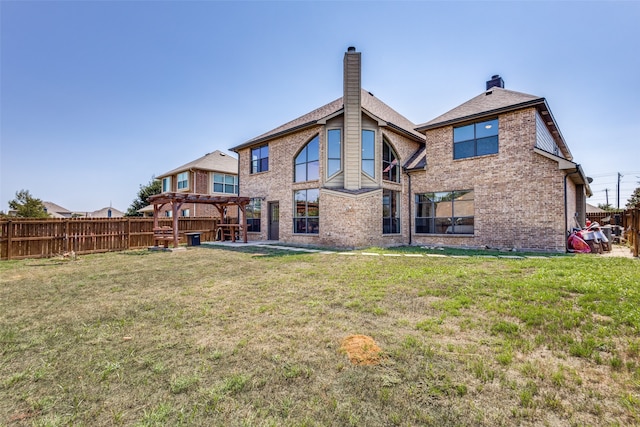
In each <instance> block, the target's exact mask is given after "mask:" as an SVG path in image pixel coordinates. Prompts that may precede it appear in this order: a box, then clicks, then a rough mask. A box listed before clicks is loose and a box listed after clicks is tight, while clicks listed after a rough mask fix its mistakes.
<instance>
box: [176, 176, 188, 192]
mask: <svg viewBox="0 0 640 427" xmlns="http://www.w3.org/2000/svg"><path fill="white" fill-rule="evenodd" d="M187 188H189V172H182V173H179V174H178V190H184V189H187Z"/></svg>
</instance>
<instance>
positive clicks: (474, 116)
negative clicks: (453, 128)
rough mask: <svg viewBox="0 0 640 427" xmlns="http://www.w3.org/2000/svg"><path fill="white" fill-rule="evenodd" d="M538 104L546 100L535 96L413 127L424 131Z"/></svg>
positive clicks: (544, 102)
mask: <svg viewBox="0 0 640 427" xmlns="http://www.w3.org/2000/svg"><path fill="white" fill-rule="evenodd" d="M540 104H544V105H546V101H545V99H544V98H537V99H533V100H531V101H526V102H521V103H519V104H513V105H508V106H506V107H501V108H494V109H493V110H487V111H481V112H479V113H475V114H470V115H468V116H462V117H457V118H455V119H450V120H445V121H442V122H437V123H431V124H424V125H420V126H418V127H416V128H415V130H416V131H417V132H421V133H422V132H425V131H428V130H431V129H437V128H441V127H444V126H450V125H453V124H456V123H463V122H468V121H472V120H477V119H480V118H483V117H489V116H494V115H496V114H502V113H507V112H510V111H516V110H521V109H523V108H528V107H535V106H537V105H540Z"/></svg>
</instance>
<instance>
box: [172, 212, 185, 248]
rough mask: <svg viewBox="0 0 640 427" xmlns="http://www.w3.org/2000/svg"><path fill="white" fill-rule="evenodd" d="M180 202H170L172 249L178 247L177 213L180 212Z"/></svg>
mask: <svg viewBox="0 0 640 427" xmlns="http://www.w3.org/2000/svg"><path fill="white" fill-rule="evenodd" d="M180 207H182V202H178V201H173V202H171V215H172V216H173V247H174V248H177V247H178V212H180Z"/></svg>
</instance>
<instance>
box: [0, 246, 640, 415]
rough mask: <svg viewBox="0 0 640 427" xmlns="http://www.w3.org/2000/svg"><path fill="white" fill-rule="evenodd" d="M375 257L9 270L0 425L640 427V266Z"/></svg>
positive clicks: (4, 266)
mask: <svg viewBox="0 0 640 427" xmlns="http://www.w3.org/2000/svg"><path fill="white" fill-rule="evenodd" d="M374 251H376V252H386V253H393V254H400V255H403V256H363V255H355V256H345V255H339V254H307V253H289V252H282V251H277V250H273V249H265V248H247V249H246V250H228V249H219V248H206V247H197V248H189V250H187V251H184V252H176V253H166V252H147V251H135V252H121V253H109V254H103V255H91V256H82V257H80V258H78V259H77V260H67V259H59V258H56V259H45V260H42V259H40V260H23V261H4V262H1V263H0V425H1V426H4V425H6V426H25V425H26V426H30V425H36V426H62V425H87V426H94V425H98V426H113V425H115V426H118V425H136V426H155V425H168V426H175V425H203V426H209V425H220V426H222V425H224V426H263V425H265V426H271V425H273V426H278V425H295V426H299V425H307V426H326V425H335V426H342V425H354V426H390V425H399V426H405V425H406V426H415V425H433V426H448V425H455V426H499V425H508V426H521V425H541V426H543V425H552V426H555V425H559V426H565V425H566V426H581V425H585V426H586V425H598V426H602V425H604V426H609V425H611V426H618V425H619V426H628V425H639V424H640V262H639V261H638V260H634V259H627V258H605V257H598V256H594V255H580V256H560V257H551V258H530V259H499V258H487V257H479V256H472V257H465V258H461V257H416V256H404V255H405V254H407V253H408V254H409V255H418V254H420V252H417V250H416V249H412V250H410V251H407V250H403V249H398V250H387V251H382V250H379V249H371V250H370V252H374ZM351 334H363V335H369V336H371V337H373V339H374V340H375V342H376V344H377V345H378V346H379V347H380V348H381V349H382V357H381V360H380V363H379V364H378V365H372V366H355V365H352V364H351V363H350V362H349V359H348V358H347V356H346V355H345V354H344V352H342V351H341V350H340V344H341V341H342V340H343V339H344V338H345V337H347V336H348V335H351Z"/></svg>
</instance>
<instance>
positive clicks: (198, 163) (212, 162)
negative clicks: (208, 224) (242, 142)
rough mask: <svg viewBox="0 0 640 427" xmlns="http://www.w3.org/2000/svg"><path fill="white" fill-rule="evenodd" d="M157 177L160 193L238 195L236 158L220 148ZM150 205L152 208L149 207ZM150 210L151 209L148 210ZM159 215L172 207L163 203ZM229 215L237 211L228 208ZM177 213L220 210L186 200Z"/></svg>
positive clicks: (209, 214)
mask: <svg viewBox="0 0 640 427" xmlns="http://www.w3.org/2000/svg"><path fill="white" fill-rule="evenodd" d="M158 179H159V180H160V181H161V182H162V192H163V193H196V194H211V195H219V196H237V195H238V160H237V159H236V158H235V157H233V156H230V155H228V154H225V153H223V152H221V151H219V150H216V151H214V152H213V153H208V154H206V155H204V156H202V157H200V158H199V159H196V160H194V161H192V162H189V163H187V164H185V165H182V166H180V167H178V168H176V169H173V170H171V171H169V172H166V173H164V174H162V175H160V176H158ZM152 209H153V208H152ZM151 212H152V213H153V210H152V211H151ZM161 215H163V216H170V215H171V208H170V207H168V206H165V207H164V208H163V209H162V210H161ZM229 215H230V216H235V215H237V213H236V212H235V211H234V212H229ZM180 216H185V217H188V216H191V217H196V216H198V217H216V216H217V217H219V216H220V214H219V212H218V211H217V210H216V209H215V208H214V207H213V206H211V205H206V204H195V203H185V204H184V205H182V207H181V211H180Z"/></svg>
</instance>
